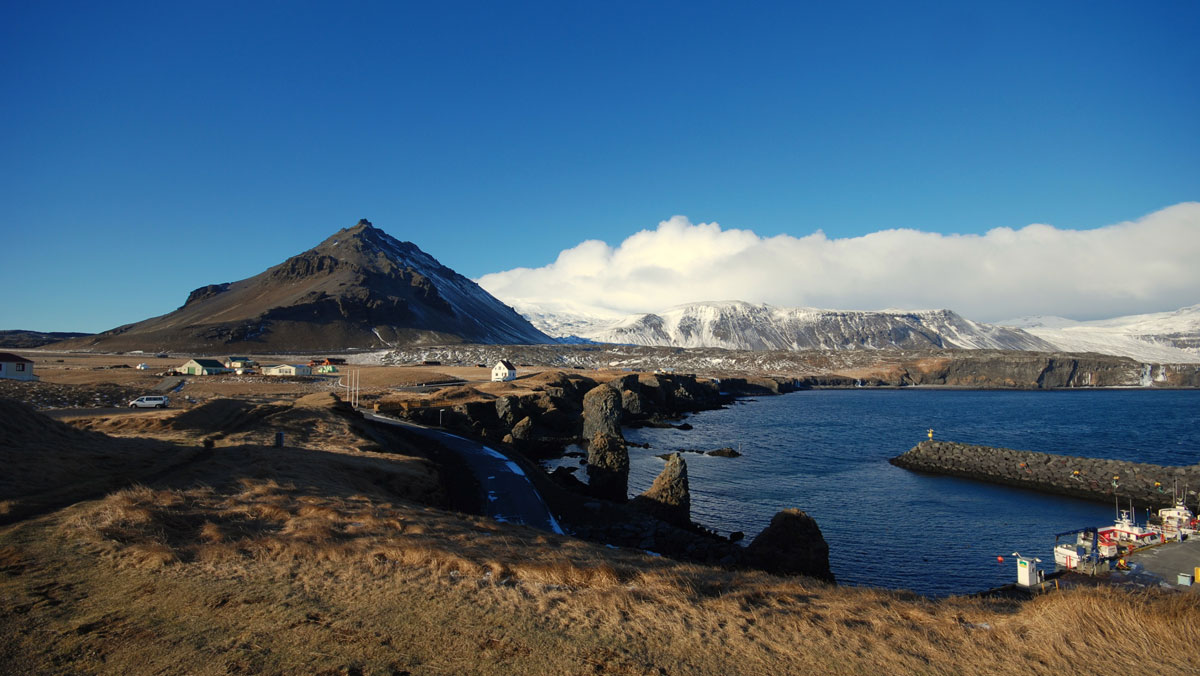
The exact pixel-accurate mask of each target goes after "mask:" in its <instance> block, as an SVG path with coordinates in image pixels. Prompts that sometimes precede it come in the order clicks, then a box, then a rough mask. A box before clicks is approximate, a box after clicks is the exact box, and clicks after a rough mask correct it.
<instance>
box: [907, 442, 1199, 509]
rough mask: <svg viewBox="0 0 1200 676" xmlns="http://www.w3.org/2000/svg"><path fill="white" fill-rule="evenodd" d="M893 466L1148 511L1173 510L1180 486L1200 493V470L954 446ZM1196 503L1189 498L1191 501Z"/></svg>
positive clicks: (918, 450)
mask: <svg viewBox="0 0 1200 676" xmlns="http://www.w3.org/2000/svg"><path fill="white" fill-rule="evenodd" d="M889 462H891V463H892V464H893V465H896V466H897V467H903V468H905V469H910V470H916V471H919V472H930V473H933V474H947V475H950V476H959V477H965V478H968V479H978V480H980V481H990V482H992V483H998V484H1006V485H1009V486H1019V487H1021V488H1028V489H1031V490H1037V491H1043V492H1046V493H1056V494H1059V495H1070V496H1074V497H1079V498H1087V499H1092V500H1103V501H1105V502H1109V501H1111V500H1112V499H1113V496H1117V497H1119V498H1121V499H1122V500H1123V501H1125V500H1128V499H1130V498H1132V499H1133V501H1134V503H1135V504H1136V505H1138V506H1140V507H1142V508H1145V507H1165V506H1169V505H1170V504H1171V502H1172V499H1173V498H1172V495H1171V491H1172V488H1173V486H1174V484H1175V482H1176V481H1178V484H1179V486H1180V487H1182V486H1184V485H1185V484H1186V485H1188V486H1196V487H1200V465H1193V466H1191V467H1164V466H1162V465H1150V464H1146V463H1138V462H1122V461H1119V460H1104V459H1099V458H1080V457H1072V456H1065V455H1055V454H1053V453H1038V452H1034V451H1018V450H1013V449H1009V448H994V447H991V446H971V445H967V444H958V443H954V442H949V441H923V442H921V443H919V444H917V445H916V446H915V447H913V448H912V449H911V450H909V451H907V452H905V453H904V454H903V455H900V456H898V457H895V458H892V459H891V460H890V461H889ZM1194 497H1195V496H1189V501H1192V500H1194Z"/></svg>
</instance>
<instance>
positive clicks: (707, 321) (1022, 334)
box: [514, 301, 1200, 363]
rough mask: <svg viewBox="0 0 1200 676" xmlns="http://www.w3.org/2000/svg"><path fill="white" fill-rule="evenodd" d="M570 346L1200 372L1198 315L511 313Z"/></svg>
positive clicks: (736, 309)
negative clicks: (907, 352)
mask: <svg viewBox="0 0 1200 676" xmlns="http://www.w3.org/2000/svg"><path fill="white" fill-rule="evenodd" d="M514 307H515V308H516V309H517V311H518V312H520V313H521V314H523V315H524V316H525V317H526V318H527V319H529V320H530V322H531V323H532V324H533V325H534V326H536V327H538V328H539V329H541V330H542V331H543V332H545V333H547V334H548V335H551V336H555V337H557V338H558V339H559V340H560V341H563V342H579V341H581V340H590V341H594V342H597V343H617V344H626V345H645V346H674V347H716V348H727V349H739V350H853V349H928V348H957V349H1000V350H1033V351H1043V352H1097V353H1100V354H1110V355H1117V356H1124V357H1131V358H1133V359H1136V360H1138V361H1142V362H1147V363H1152V362H1153V363H1193V362H1200V305H1194V306H1191V307H1186V308H1183V309H1181V310H1177V311H1175V312H1162V313H1156V314H1147V315H1137V316H1131V317H1118V318H1115V319H1108V320H1100V321H1090V322H1078V321H1073V320H1070V319H1064V318H1062V317H1023V318H1020V319H1015V320H1010V321H1005V322H998V323H996V324H985V323H982V322H976V321H972V320H970V319H966V318H964V317H962V316H960V315H958V314H957V313H955V312H952V311H950V310H921V311H903V310H882V311H841V310H818V309H814V308H784V307H775V306H771V305H762V304H753V303H745V302H741V301H721V302H702V303H689V304H686V305H680V306H676V307H673V308H670V309H668V310H665V311H662V312H658V313H650V314H635V315H628V316H625V317H613V316H611V315H609V316H595V315H591V314H588V313H587V312H586V311H580V310H577V309H574V308H568V307H555V308H546V307H541V306H534V305H530V304H522V303H514Z"/></svg>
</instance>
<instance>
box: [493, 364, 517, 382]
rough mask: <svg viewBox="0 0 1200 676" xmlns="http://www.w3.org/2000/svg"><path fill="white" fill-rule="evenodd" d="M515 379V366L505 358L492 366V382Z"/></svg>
mask: <svg viewBox="0 0 1200 676" xmlns="http://www.w3.org/2000/svg"><path fill="white" fill-rule="evenodd" d="M516 379H517V367H516V366H513V365H512V362H510V361H509V360H507V359H501V360H500V361H498V362H496V365H495V366H493V367H492V382H493V383H502V382H505V381H507V380H516Z"/></svg>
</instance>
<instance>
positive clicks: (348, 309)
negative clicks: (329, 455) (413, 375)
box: [55, 220, 549, 354]
mask: <svg viewBox="0 0 1200 676" xmlns="http://www.w3.org/2000/svg"><path fill="white" fill-rule="evenodd" d="M548 341H549V338H548V337H547V336H545V335H544V334H542V333H541V332H540V331H538V330H537V329H535V328H534V327H533V325H532V324H530V323H529V322H528V321H526V320H525V319H524V318H523V317H521V316H520V315H518V314H517V313H516V312H515V311H514V310H513V309H512V308H510V307H508V306H507V305H505V304H503V303H501V302H500V301H498V300H496V299H495V298H493V297H492V296H491V295H489V294H488V293H487V292H486V291H484V290H483V289H481V288H479V286H478V285H477V284H475V282H472V281H471V280H469V279H467V278H466V277H463V276H462V275H460V274H458V273H457V272H455V271H453V270H451V269H450V268H447V267H446V266H444V265H442V264H441V263H439V262H438V261H437V260H435V259H434V258H433V257H432V256H430V255H429V254H427V253H425V252H424V251H421V249H419V248H418V247H417V246H416V245H415V244H413V243H411V242H401V241H399V240H397V239H395V238H393V237H391V236H390V235H388V234H387V233H385V232H384V231H382V230H380V229H378V228H375V227H374V226H372V225H371V223H370V222H368V221H366V220H362V221H359V222H358V224H357V225H355V226H354V227H351V228H345V229H343V230H340V231H338V232H337V233H335V234H334V235H332V236H331V237H329V239H327V240H325V241H324V242H322V243H321V244H319V245H317V246H316V247H314V248H312V249H309V250H308V251H305V252H304V253H301V254H298V255H296V256H293V257H291V258H289V259H287V260H286V261H284V262H283V263H280V264H279V265H276V266H275V267H272V268H270V269H268V270H266V271H264V272H262V273H260V274H258V275H255V276H254V277H250V278H248V279H243V280H241V281H238V282H232V283H230V282H226V283H222V284H210V285H208V286H204V287H201V288H199V289H196V290H195V291H192V293H191V294H190V295H189V296H188V298H187V301H186V302H185V303H184V304H183V306H182V307H180V308H179V309H177V310H175V311H174V312H170V313H168V314H165V315H162V316H159V317H153V318H151V319H147V320H144V321H141V322H138V323H136V324H128V325H126V326H121V327H117V328H115V329H111V330H109V331H105V332H103V333H100V334H96V335H95V336H88V337H85V338H78V339H73V340H68V341H64V342H61V343H57V344H55V348H56V349H71V350H92V351H97V352H117V351H129V350H144V351H148V352H169V351H170V352H173V351H185V352H191V353H199V354H232V353H237V352H251V353H254V354H261V353H264V352H298V351H322V352H328V351H341V350H346V349H369V348H383V347H388V346H396V345H420V344H454V343H462V342H471V343H488V344H495V343H544V342H548Z"/></svg>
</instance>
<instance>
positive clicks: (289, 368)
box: [262, 364, 312, 376]
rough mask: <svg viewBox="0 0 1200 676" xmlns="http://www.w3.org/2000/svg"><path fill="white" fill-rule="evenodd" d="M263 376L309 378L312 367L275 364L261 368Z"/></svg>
mask: <svg viewBox="0 0 1200 676" xmlns="http://www.w3.org/2000/svg"><path fill="white" fill-rule="evenodd" d="M262 374H263V375H264V376H311V375H312V367H311V366H309V365H307V364H276V365H274V366H264V367H262Z"/></svg>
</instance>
